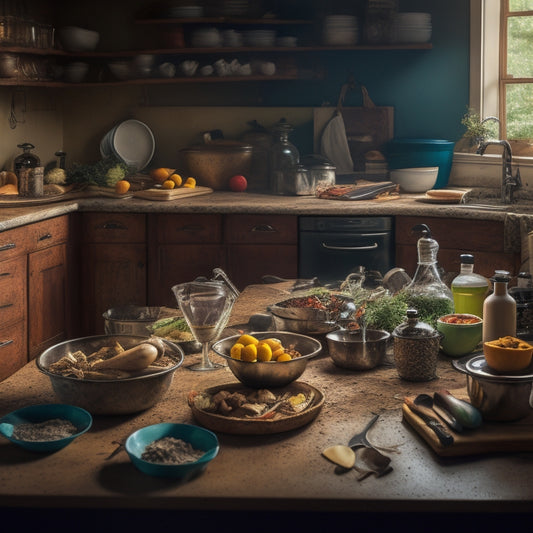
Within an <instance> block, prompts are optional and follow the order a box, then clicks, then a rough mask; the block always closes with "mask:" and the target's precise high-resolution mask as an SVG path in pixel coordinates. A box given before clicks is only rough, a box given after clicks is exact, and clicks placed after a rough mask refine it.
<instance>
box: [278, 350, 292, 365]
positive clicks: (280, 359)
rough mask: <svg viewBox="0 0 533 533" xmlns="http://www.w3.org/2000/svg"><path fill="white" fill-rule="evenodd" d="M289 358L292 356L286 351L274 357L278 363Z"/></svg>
mask: <svg viewBox="0 0 533 533" xmlns="http://www.w3.org/2000/svg"><path fill="white" fill-rule="evenodd" d="M290 360H292V357H291V355H290V354H288V353H287V352H285V353H282V354H281V355H280V356H279V357H278V358H277V359H276V361H277V362H278V363H282V362H283V361H290Z"/></svg>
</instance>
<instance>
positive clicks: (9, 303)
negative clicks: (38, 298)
mask: <svg viewBox="0 0 533 533" xmlns="http://www.w3.org/2000/svg"><path fill="white" fill-rule="evenodd" d="M25 311H26V257H18V258H15V259H10V260H9V261H2V262H0V324H2V325H3V324H8V323H11V322H16V321H18V320H22V319H23V318H24V317H25Z"/></svg>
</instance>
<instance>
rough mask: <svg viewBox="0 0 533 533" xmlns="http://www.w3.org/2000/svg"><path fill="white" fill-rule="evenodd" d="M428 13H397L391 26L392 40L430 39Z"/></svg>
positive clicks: (417, 40) (418, 41) (416, 40)
mask: <svg viewBox="0 0 533 533" xmlns="http://www.w3.org/2000/svg"><path fill="white" fill-rule="evenodd" d="M431 33H432V24H431V14H430V13H398V14H397V15H396V17H395V19H394V24H393V28H392V35H393V42H396V43H427V42H428V41H429V40H430V39H431Z"/></svg>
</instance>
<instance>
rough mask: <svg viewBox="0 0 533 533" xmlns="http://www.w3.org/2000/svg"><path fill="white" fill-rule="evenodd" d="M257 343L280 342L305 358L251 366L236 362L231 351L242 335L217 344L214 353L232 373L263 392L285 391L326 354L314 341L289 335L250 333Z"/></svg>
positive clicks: (277, 332)
mask: <svg viewBox="0 0 533 533" xmlns="http://www.w3.org/2000/svg"><path fill="white" fill-rule="evenodd" d="M250 335H253V336H254V337H255V338H256V339H259V340H261V339H269V338H273V337H274V338H276V339H279V340H280V341H281V344H282V345H283V346H284V347H285V348H294V349H295V350H297V351H298V352H300V353H301V354H302V355H301V356H300V357H295V358H294V359H292V360H291V361H284V362H279V363H278V362H276V361H268V362H259V361H258V362H254V363H252V362H249V361H240V360H238V359H233V358H232V357H231V355H230V350H231V347H232V346H233V345H234V344H235V343H236V342H237V340H238V338H239V337H240V335H233V336H231V337H227V338H225V339H222V340H219V341H217V342H215V344H213V350H214V352H215V353H217V354H218V355H220V356H222V357H223V358H224V359H226V361H227V362H228V366H229V368H230V370H231V371H232V372H233V374H234V375H235V377H236V378H237V379H238V380H239V381H240V382H241V383H243V384H244V385H246V386H248V387H252V388H257V389H262V388H268V387H284V386H285V385H288V384H289V383H292V382H293V381H295V380H296V379H298V378H299V377H300V376H301V375H302V374H303V372H304V370H305V368H306V366H307V363H308V362H309V360H310V359H312V358H313V357H315V356H316V355H318V354H319V353H320V351H321V350H322V344H320V342H319V341H317V340H316V339H313V338H312V337H307V336H305V335H299V334H297V333H291V332H289V331H263V332H257V333H250Z"/></svg>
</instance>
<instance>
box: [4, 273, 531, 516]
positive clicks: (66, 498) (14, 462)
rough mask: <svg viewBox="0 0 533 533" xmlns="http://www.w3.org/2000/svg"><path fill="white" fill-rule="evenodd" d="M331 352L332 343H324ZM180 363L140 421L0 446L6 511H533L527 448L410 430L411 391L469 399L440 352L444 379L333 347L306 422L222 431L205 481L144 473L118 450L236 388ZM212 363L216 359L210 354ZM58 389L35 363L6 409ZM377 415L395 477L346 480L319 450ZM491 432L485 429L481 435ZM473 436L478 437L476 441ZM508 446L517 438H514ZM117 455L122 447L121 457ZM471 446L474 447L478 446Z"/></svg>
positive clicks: (273, 295)
mask: <svg viewBox="0 0 533 533" xmlns="http://www.w3.org/2000/svg"><path fill="white" fill-rule="evenodd" d="M291 289H292V282H284V283H280V284H274V285H252V286H249V287H247V288H246V289H245V290H244V291H243V292H242V293H241V294H240V296H239V298H238V300H237V301H236V303H235V305H234V308H233V312H232V315H231V318H230V322H229V324H230V325H232V326H236V325H237V326H239V325H242V324H246V323H247V322H248V319H249V318H250V316H251V315H253V314H254V313H263V312H264V311H265V309H266V307H267V306H268V305H271V304H272V303H274V302H277V301H280V300H283V299H284V298H287V297H288V296H289V295H290V294H291V292H290V291H291ZM323 347H325V344H323ZM196 357H197V356H196V355H188V356H186V362H185V363H184V365H183V367H181V368H179V369H178V371H177V372H176V375H175V376H174V381H173V382H172V385H171V387H170V389H169V390H168V392H167V393H166V395H165V396H164V398H163V399H162V401H160V402H159V403H158V404H156V405H155V406H154V407H153V408H150V409H148V410H146V411H143V412H140V413H138V414H135V415H121V416H95V417H94V422H93V426H92V428H91V429H90V431H89V432H87V433H86V434H84V435H82V437H80V438H78V439H77V440H76V441H74V442H73V443H72V444H70V445H69V446H68V447H67V448H64V449H63V450H60V451H59V452H57V453H53V454H45V455H35V454H32V453H31V452H28V451H25V450H22V449H20V448H18V447H16V446H14V445H12V444H11V443H9V442H8V441H7V440H4V439H2V440H1V441H0V450H1V453H0V456H1V457H2V459H1V463H2V468H1V469H0V494H1V496H0V499H1V501H2V505H3V506H5V507H33V508H41V507H47V508H48V509H50V508H52V509H53V508H90V509H97V508H98V509H100V510H101V509H121V508H122V509H133V508H136V509H167V510H168V509H174V510H177V509H180V510H185V509H192V510H197V511H204V512H207V511H216V510H227V511H234V510H241V511H242V510H245V511H246V510H259V511H261V510H262V511H281V510H291V511H305V510H308V509H309V508H311V507H312V508H313V510H315V511H324V512H336V511H352V512H357V511H365V512H387V511H388V512H404V511H407V512H418V511H426V512H433V511H434V512H451V511H457V512H493V511H495V510H498V511H501V512H526V511H529V510H530V509H531V504H532V500H533V489H532V487H531V483H530V479H531V475H532V474H533V466H532V462H531V454H530V453H528V452H525V451H524V450H532V449H533V447H532V446H531V444H529V445H526V446H524V444H523V442H521V444H520V445H516V444H512V442H511V444H508V445H509V446H510V447H509V448H508V451H505V452H504V453H485V452H487V449H486V448H484V447H483V446H480V447H478V448H476V447H474V448H472V447H470V448H469V451H468V453H467V454H466V455H464V454H459V455H457V456H454V455H455V454H453V453H452V454H451V455H452V457H446V456H445V455H446V454H445V455H442V454H441V453H436V452H435V451H434V449H433V448H432V446H429V445H428V442H427V441H426V440H425V439H424V438H421V436H420V434H418V432H417V431H415V430H414V429H413V426H412V425H411V424H409V423H407V422H406V421H405V419H404V416H405V415H404V414H402V405H403V402H404V398H405V397H406V396H409V397H411V396H416V395H417V394H420V393H428V394H432V393H433V392H435V391H438V390H441V389H446V390H449V391H452V392H454V394H456V395H458V396H461V395H464V394H465V376H464V374H461V373H460V372H458V371H457V370H455V369H454V367H453V366H452V364H451V359H450V358H447V357H446V356H444V355H442V354H441V355H440V356H439V360H438V367H437V379H435V380H432V381H425V382H409V381H404V380H402V379H400V378H399V376H398V373H397V371H396V369H395V367H394V362H393V361H392V360H391V357H390V354H388V356H387V358H386V361H385V363H384V364H383V365H381V366H379V367H377V368H374V369H372V370H368V371H353V370H346V369H342V368H339V367H337V366H336V365H334V364H333V362H332V360H331V358H330V357H329V356H328V354H327V349H326V350H323V352H322V353H321V354H320V355H319V356H318V357H316V358H315V359H313V360H311V361H310V363H309V364H308V366H307V368H306V370H305V372H304V374H303V375H302V376H301V378H300V379H299V381H302V382H305V383H307V384H309V385H311V386H313V387H316V388H317V389H319V390H320V391H322V393H323V394H324V404H323V407H322V409H321V411H320V412H319V414H318V416H317V417H316V418H315V419H314V420H312V421H311V422H310V423H309V424H307V425H304V426H303V427H299V428H295V429H292V430H289V431H287V432H283V433H278V434H267V435H235V434H225V433H222V432H219V433H217V436H218V438H219V442H220V451H219V454H218V456H217V457H216V458H215V459H214V460H213V461H212V462H211V463H210V464H209V465H208V468H207V469H206V471H205V472H203V473H202V474H201V475H200V476H199V477H197V478H195V479H193V480H191V481H189V482H186V483H179V482H177V481H173V480H165V479H157V478H150V477H147V476H145V475H144V474H141V473H140V472H138V471H137V470H136V469H135V468H134V466H133V465H132V464H131V462H130V461H129V459H128V456H127V455H126V453H125V452H124V451H123V450H120V448H119V447H118V445H119V443H123V442H124V440H125V438H126V437H127V436H128V435H129V434H130V433H132V432H133V431H134V430H136V429H138V428H139V427H142V426H147V425H150V424H155V423H159V422H166V421H172V422H184V423H195V420H194V418H193V416H192V414H191V409H190V408H189V406H188V404H187V397H188V395H189V393H190V392H191V391H192V390H203V389H205V388H208V387H211V386H215V385H220V384H227V383H232V382H235V377H234V376H233V374H232V373H231V372H230V371H229V370H228V369H227V368H225V369H221V370H217V371H214V372H207V373H205V372H204V373H197V372H192V371H190V370H188V369H187V368H186V366H187V365H188V364H189V362H188V361H187V359H189V361H190V360H192V359H194V358H196ZM212 357H213V360H217V357H218V356H216V355H215V354H213V356H212ZM54 401H55V396H54V393H53V390H52V388H51V385H50V382H49V381H48V379H47V378H46V376H44V375H42V374H41V373H40V372H39V371H38V369H37V367H36V365H35V362H30V363H28V364H27V365H26V366H25V367H23V368H22V369H21V370H19V371H18V372H17V373H16V374H14V375H13V376H11V377H9V378H8V379H6V380H5V381H3V382H2V383H1V384H0V408H1V411H2V414H5V413H7V412H9V411H12V410H14V409H17V408H19V407H21V406H23V405H27V404H35V403H48V402H54ZM373 414H378V415H379V419H378V421H377V422H376V423H375V424H374V426H373V428H372V430H371V431H370V432H369V434H368V438H369V440H370V441H371V442H372V443H373V444H374V445H376V446H380V447H382V448H383V449H384V450H386V451H385V452H384V453H386V455H388V456H389V457H390V459H391V463H390V464H391V466H392V471H391V472H389V473H387V475H385V476H383V477H376V476H375V475H370V476H369V477H366V478H365V479H364V480H362V481H358V480H357V476H356V475H355V474H356V473H355V471H351V472H348V473H345V474H344V475H338V474H336V473H335V466H334V465H333V464H332V463H331V462H329V461H328V460H327V459H326V458H325V457H324V456H323V455H322V452H323V451H324V450H325V449H326V448H328V447H330V446H334V445H338V444H346V443H347V442H348V440H349V439H350V437H351V436H352V435H353V434H354V433H356V432H358V431H360V430H361V429H362V428H363V426H364V425H365V424H366V423H367V422H368V421H369V419H370V418H371V417H372V415H373ZM530 419H531V417H528V418H526V419H522V420H520V421H519V422H505V423H502V422H500V423H491V424H490V426H491V428H492V429H491V431H493V432H494V431H495V432H496V433H501V432H503V433H507V432H508V431H511V432H514V431H519V432H522V433H524V432H525V433H526V434H527V435H530V436H531V434H532V433H531V431H530V429H529V428H530V427H531V426H530V424H531V420H530ZM485 430H486V428H485V429H484V430H483V431H485ZM472 436H475V434H472ZM511 441H512V439H511ZM117 449H119V451H118V453H116V452H117ZM473 450H474V451H473Z"/></svg>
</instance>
